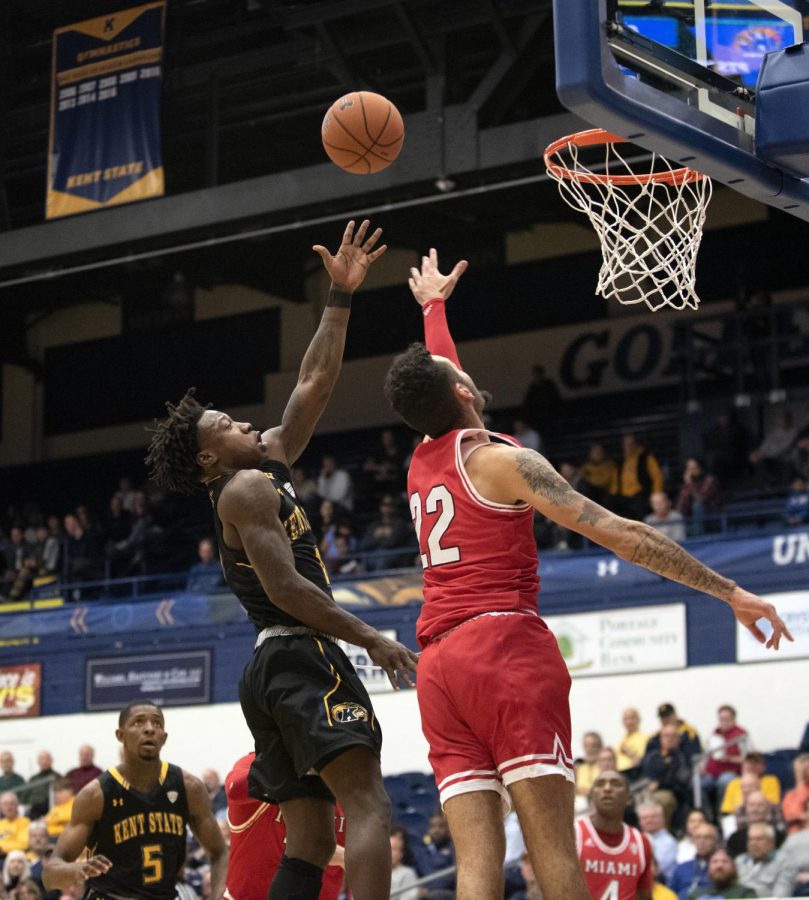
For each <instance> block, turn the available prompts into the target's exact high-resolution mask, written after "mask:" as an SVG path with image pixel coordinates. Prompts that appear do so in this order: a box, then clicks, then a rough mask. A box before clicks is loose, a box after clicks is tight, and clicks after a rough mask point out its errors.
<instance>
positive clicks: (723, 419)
mask: <svg viewBox="0 0 809 900" xmlns="http://www.w3.org/2000/svg"><path fill="white" fill-rule="evenodd" d="M702 444H703V446H704V448H705V463H706V466H707V468H708V470H709V471H710V472H713V473H714V474H715V475H716V477H717V478H718V479H719V481H720V482H721V483H722V484H723V485H730V484H735V483H737V482H739V481H740V480H742V479H743V478H745V477H746V476H747V475H749V473H750V464H749V459H748V457H749V453H750V445H751V441H750V434H749V432H748V431H747V429H746V428H745V427H744V426H743V425H742V424H741V423H740V422H739V420H738V416H737V415H736V412H735V411H733V410H730V411H727V410H726V411H722V412H720V413H719V414H718V415H717V417H716V422H715V424H714V425H713V427H712V428H710V429H709V430H708V431H706V432H705V433H704V434H703V436H702Z"/></svg>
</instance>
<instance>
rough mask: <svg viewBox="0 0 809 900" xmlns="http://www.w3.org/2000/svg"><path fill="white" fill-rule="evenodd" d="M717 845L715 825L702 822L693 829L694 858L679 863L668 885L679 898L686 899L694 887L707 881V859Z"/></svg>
mask: <svg viewBox="0 0 809 900" xmlns="http://www.w3.org/2000/svg"><path fill="white" fill-rule="evenodd" d="M718 846H719V832H718V831H717V830H716V826H715V825H711V824H710V823H709V822H703V823H702V824H701V825H698V826H697V827H696V828H695V829H694V851H695V852H694V858H693V859H690V860H688V861H687V862H682V863H679V865H678V866H677V868H676V869H675V870H674V875H672V877H671V880H670V881H669V882H668V886H669V887H670V888H671V889H672V890H673V891H674V892H675V894H677V896H678V897H679V898H680V900H686V898H687V897H688V895H689V894H690V893H691V892H692V891H693V890H695V889H696V888H701V887H703V886H704V885H706V884H707V883H708V860H709V859H710V858H711V854H712V853H713V852H714V850H716V848H717V847H718Z"/></svg>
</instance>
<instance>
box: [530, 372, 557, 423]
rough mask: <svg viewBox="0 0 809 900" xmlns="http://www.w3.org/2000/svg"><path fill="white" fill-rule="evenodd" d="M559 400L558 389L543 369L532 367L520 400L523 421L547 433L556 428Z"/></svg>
mask: <svg viewBox="0 0 809 900" xmlns="http://www.w3.org/2000/svg"><path fill="white" fill-rule="evenodd" d="M561 399H562V398H561V397H560V396H559V388H558V387H557V386H556V383H555V382H554V381H553V380H552V379H551V378H549V377H548V376H547V374H546V372H545V367H544V366H534V368H533V369H532V370H531V381H530V382H529V383H528V388H527V389H526V391H525V394H524V395H523V398H522V408H523V415H524V417H525V421H526V422H528V423H529V425H533V426H534V428H539V429H544V430H545V431H546V432H548V433H549V432H550V430H551V429H553V428H555V427H556V421H557V418H558V414H559V407H560V405H561Z"/></svg>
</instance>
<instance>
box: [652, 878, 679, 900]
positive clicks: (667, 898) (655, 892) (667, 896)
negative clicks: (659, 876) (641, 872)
mask: <svg viewBox="0 0 809 900" xmlns="http://www.w3.org/2000/svg"><path fill="white" fill-rule="evenodd" d="M652 900H677V895H676V894H675V893H674V891H672V890H670V889H669V888H667V887H666V885H665V884H661V883H660V882H659V881H656V882H655V883H654V884H653V885H652Z"/></svg>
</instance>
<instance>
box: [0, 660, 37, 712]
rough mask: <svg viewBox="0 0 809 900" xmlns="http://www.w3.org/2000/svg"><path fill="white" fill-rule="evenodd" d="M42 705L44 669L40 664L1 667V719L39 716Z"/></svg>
mask: <svg viewBox="0 0 809 900" xmlns="http://www.w3.org/2000/svg"><path fill="white" fill-rule="evenodd" d="M41 705H42V667H41V666H40V664H39V663H24V664H23V665H20V666H0V719H22V718H25V717H27V716H38V715H39V711H40V707H41Z"/></svg>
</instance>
